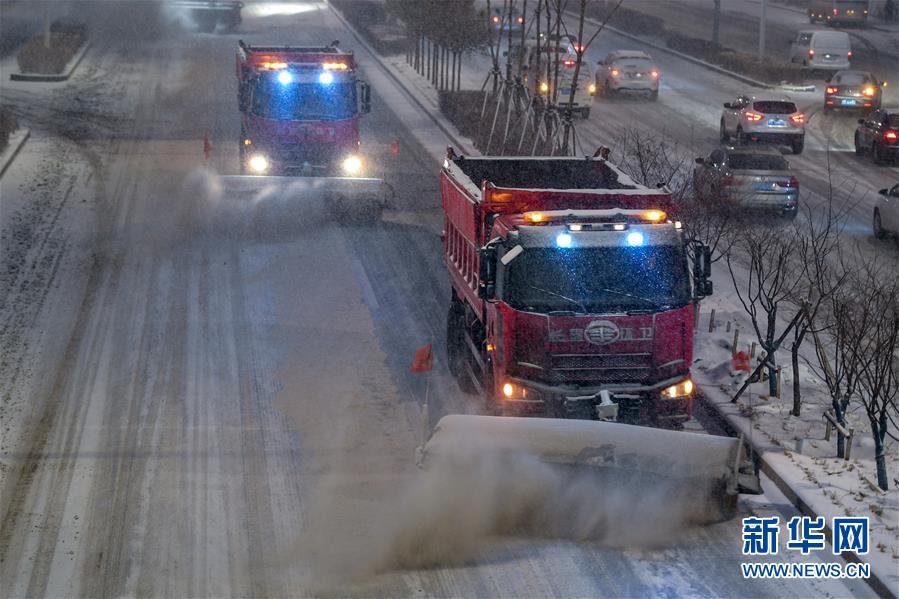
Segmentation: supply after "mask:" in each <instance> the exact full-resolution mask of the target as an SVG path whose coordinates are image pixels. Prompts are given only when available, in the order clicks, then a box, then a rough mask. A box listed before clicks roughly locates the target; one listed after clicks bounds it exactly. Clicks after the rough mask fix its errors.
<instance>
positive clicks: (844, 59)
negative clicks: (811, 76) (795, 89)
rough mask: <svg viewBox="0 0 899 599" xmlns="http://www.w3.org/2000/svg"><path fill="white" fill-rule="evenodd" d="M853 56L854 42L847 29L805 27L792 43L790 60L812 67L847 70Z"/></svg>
mask: <svg viewBox="0 0 899 599" xmlns="http://www.w3.org/2000/svg"><path fill="white" fill-rule="evenodd" d="M851 58H852V44H851V42H850V41H849V34H848V33H846V32H845V31H832V30H821V29H805V30H803V31H800V32H799V33H797V34H796V39H795V40H794V41H793V42H792V43H791V44H790V62H793V63H799V64H801V65H802V66H804V67H808V68H810V69H828V70H833V71H841V70H845V69H848V68H849V61H850V59H851Z"/></svg>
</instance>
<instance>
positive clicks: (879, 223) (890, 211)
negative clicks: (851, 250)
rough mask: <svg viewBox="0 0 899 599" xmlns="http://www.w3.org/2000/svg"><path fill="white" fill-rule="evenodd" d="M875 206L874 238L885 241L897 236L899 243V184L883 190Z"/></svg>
mask: <svg viewBox="0 0 899 599" xmlns="http://www.w3.org/2000/svg"><path fill="white" fill-rule="evenodd" d="M877 193H879V194H880V195H879V196H878V198H877V202H876V203H875V204H874V236H875V237H877V238H878V239H884V238H886V237H889V236H895V237H896V240H897V241H899V183H897V184H896V185H893V187H892V188H891V189H881V190H880V191H879V192H877Z"/></svg>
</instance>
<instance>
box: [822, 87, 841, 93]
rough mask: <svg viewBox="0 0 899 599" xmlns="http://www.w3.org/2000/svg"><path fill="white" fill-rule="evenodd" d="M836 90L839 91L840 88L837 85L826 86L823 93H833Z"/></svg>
mask: <svg viewBox="0 0 899 599" xmlns="http://www.w3.org/2000/svg"><path fill="white" fill-rule="evenodd" d="M838 91H840V88H838V87H828V88H825V89H824V93H826V94H835V93H837V92H838Z"/></svg>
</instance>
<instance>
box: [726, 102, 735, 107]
mask: <svg viewBox="0 0 899 599" xmlns="http://www.w3.org/2000/svg"><path fill="white" fill-rule="evenodd" d="M724 107H725V108H733V107H734V106H733V104H731V103H730V102H725V103H724Z"/></svg>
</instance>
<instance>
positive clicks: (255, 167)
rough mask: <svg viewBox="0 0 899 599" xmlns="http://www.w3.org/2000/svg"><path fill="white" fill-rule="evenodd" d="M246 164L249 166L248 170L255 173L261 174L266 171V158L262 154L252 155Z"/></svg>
mask: <svg viewBox="0 0 899 599" xmlns="http://www.w3.org/2000/svg"><path fill="white" fill-rule="evenodd" d="M248 164H249V165H250V170H252V171H253V172H255V173H259V174H262V173H264V172H265V171H267V170H268V158H266V157H265V156H263V155H262V154H253V155H252V156H251V157H250V161H249V163H248Z"/></svg>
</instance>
